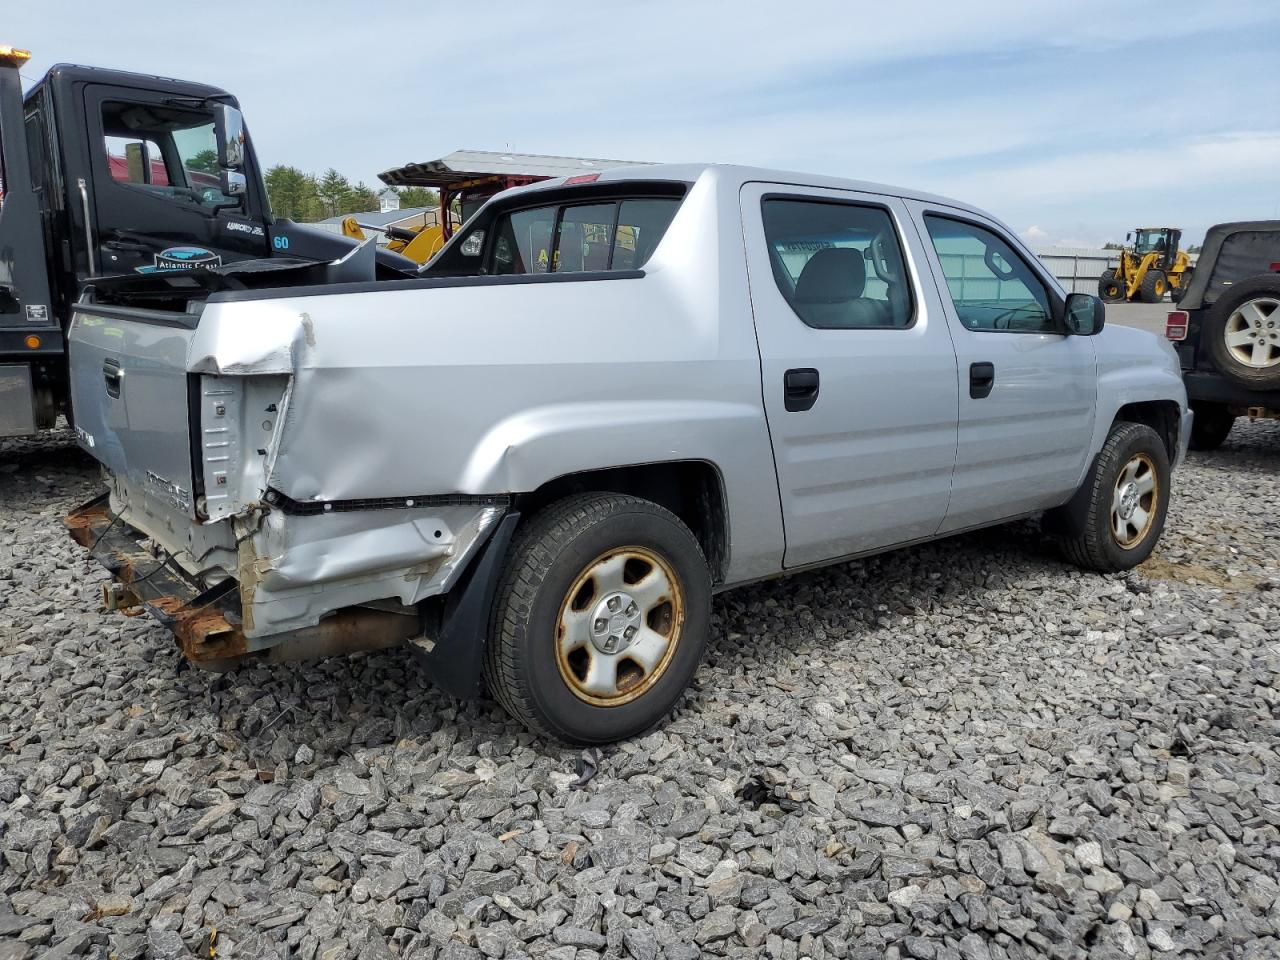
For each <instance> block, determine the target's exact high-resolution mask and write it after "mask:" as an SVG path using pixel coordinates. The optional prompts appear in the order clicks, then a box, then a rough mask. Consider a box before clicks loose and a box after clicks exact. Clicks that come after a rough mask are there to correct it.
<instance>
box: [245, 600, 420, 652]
mask: <svg viewBox="0 0 1280 960" xmlns="http://www.w3.org/2000/svg"><path fill="white" fill-rule="evenodd" d="M420 630H421V626H420V624H419V620H418V617H417V616H416V615H412V616H411V615H407V614H404V613H391V612H389V611H386V610H373V609H370V608H368V607H348V608H347V609H345V610H339V611H338V612H337V613H334V614H332V615H331V616H328V617H325V618H324V619H323V620H321V621H320V622H319V623H317V624H316V625H315V626H314V627H303V628H302V629H301V630H295V631H293V632H292V633H290V634H289V635H288V637H287V639H284V640H282V641H281V642H280V643H277V644H276V645H275V646H273V647H271V649H269V650H267V651H266V654H265V655H266V659H267V660H269V661H271V662H273V663H282V662H287V661H292V660H310V659H313V658H315V657H344V656H347V655H348V654H352V653H361V652H364V651H368V650H384V649H386V648H388V647H394V646H398V645H399V644H401V643H404V642H405V641H407V640H409V639H410V638H411V637H414V636H416V635H417V634H418V633H419V632H420Z"/></svg>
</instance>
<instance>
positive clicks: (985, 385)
mask: <svg viewBox="0 0 1280 960" xmlns="http://www.w3.org/2000/svg"><path fill="white" fill-rule="evenodd" d="M995 385H996V365H995V364H994V363H987V362H985V361H984V362H982V363H971V364H969V396H971V397H973V399H975V400H981V399H982V398H983V397H986V396H989V395H990V394H991V388H992V387H994V386H995Z"/></svg>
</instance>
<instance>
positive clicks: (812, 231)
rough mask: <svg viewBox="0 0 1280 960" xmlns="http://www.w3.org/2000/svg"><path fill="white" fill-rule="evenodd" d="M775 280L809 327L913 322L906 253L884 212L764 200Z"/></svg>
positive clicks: (820, 202) (831, 204) (902, 326)
mask: <svg viewBox="0 0 1280 960" xmlns="http://www.w3.org/2000/svg"><path fill="white" fill-rule="evenodd" d="M762 210H763V216H764V234H765V241H766V242H767V243H768V245H769V260H770V263H771V265H772V267H773V276H774V280H775V281H776V282H777V284H778V290H779V291H780V292H781V293H782V296H783V298H784V299H785V300H786V301H787V303H789V304H790V305H791V309H792V310H793V311H795V313H796V316H798V317H799V318H800V319H801V320H803V321H804V322H805V323H806V324H808V325H809V326H811V327H818V328H824V329H837V330H858V329H905V328H906V327H909V326H911V324H912V323H913V321H914V311H913V309H912V302H911V290H910V286H909V284H908V283H907V271H906V265H905V262H904V259H903V256H902V247H901V245H900V244H899V243H898V235H897V231H896V230H895V229H894V226H893V219H892V218H891V217H890V216H889V212H888V211H887V210H885V209H884V208H883V207H873V206H863V205H860V204H852V203H838V202H829V201H823V200H791V199H780V198H765V200H764V201H763V202H762Z"/></svg>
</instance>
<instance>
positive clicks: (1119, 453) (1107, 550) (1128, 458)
mask: <svg viewBox="0 0 1280 960" xmlns="http://www.w3.org/2000/svg"><path fill="white" fill-rule="evenodd" d="M1081 493H1082V494H1083V495H1084V496H1086V497H1087V500H1086V501H1085V510H1084V515H1083V523H1082V524H1081V525H1080V529H1079V530H1078V531H1076V532H1075V533H1074V534H1072V535H1069V536H1066V537H1064V538H1063V539H1062V541H1061V543H1062V549H1063V553H1064V554H1065V555H1066V557H1067V559H1069V560H1071V561H1072V562H1073V563H1075V564H1077V565H1078V566H1081V567H1085V568H1087V569H1090V570H1098V571H1102V572H1104V573H1110V572H1114V571H1116V570H1127V569H1129V568H1130V567H1133V566H1136V565H1138V564H1139V563H1141V562H1142V561H1143V560H1145V559H1147V557H1149V556H1151V551H1152V550H1154V549H1155V546H1156V542H1157V541H1158V540H1159V539H1160V533H1161V531H1162V530H1163V529H1164V520H1165V514H1166V512H1167V511H1168V509H1169V454H1168V451H1166V450H1165V446H1164V442H1163V441H1162V440H1161V439H1160V437H1159V435H1158V434H1157V433H1156V432H1155V431H1154V430H1152V429H1151V428H1150V427H1148V426H1146V425H1145V424H1141V423H1117V424H1116V425H1115V426H1113V427H1112V428H1111V435H1110V436H1109V437H1107V442H1106V443H1105V444H1103V445H1102V452H1101V453H1099V454H1098V459H1097V461H1095V463H1094V466H1093V470H1092V471H1090V473H1089V476H1088V478H1087V479H1086V480H1085V489H1084V490H1082V491H1081Z"/></svg>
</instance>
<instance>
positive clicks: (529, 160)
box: [378, 150, 647, 189]
mask: <svg viewBox="0 0 1280 960" xmlns="http://www.w3.org/2000/svg"><path fill="white" fill-rule="evenodd" d="M642 165H647V161H641V160H600V159H591V158H586V157H552V156H543V155H541V154H536V153H499V152H497V151H495V150H455V151H454V152H453V153H451V154H449V155H448V156H447V157H441V158H440V159H439V160H427V161H424V162H422V163H407V164H405V165H404V166H403V167H395V168H393V169H391V170H384V171H383V172H382V173H380V174H378V179H379V180H381V181H382V182H383V183H386V184H389V185H391V186H393V187H435V188H436V189H440V188H445V187H458V186H463V185H464V184H466V183H467V182H469V181H472V180H475V179H477V178H481V177H530V178H533V179H536V180H550V179H552V178H555V177H572V176H575V175H577V174H582V173H598V172H600V171H601V170H609V169H612V168H613V167H635V166H642Z"/></svg>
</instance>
